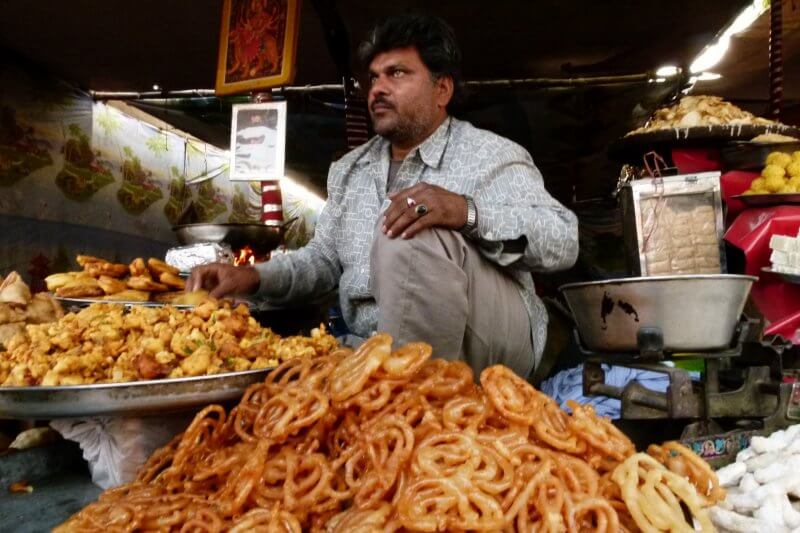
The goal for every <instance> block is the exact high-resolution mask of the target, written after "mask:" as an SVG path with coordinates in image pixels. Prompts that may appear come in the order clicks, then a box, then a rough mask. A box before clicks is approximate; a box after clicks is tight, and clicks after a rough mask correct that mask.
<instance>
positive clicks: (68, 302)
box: [53, 296, 194, 309]
mask: <svg viewBox="0 0 800 533" xmlns="http://www.w3.org/2000/svg"><path fill="white" fill-rule="evenodd" d="M53 298H55V299H56V300H58V301H59V302H61V304H62V305H63V306H64V307H89V306H90V305H92V304H116V305H124V306H125V307H134V306H136V307H164V306H165V305H171V306H172V307H174V308H175V309H194V306H193V305H183V304H178V305H176V304H171V303H168V302H133V301H125V300H103V299H102V298H64V297H61V296H53Z"/></svg>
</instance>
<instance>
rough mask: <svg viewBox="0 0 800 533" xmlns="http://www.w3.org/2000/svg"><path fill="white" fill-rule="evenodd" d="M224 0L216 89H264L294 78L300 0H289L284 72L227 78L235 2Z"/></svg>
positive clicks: (222, 92) (225, 91) (224, 91)
mask: <svg viewBox="0 0 800 533" xmlns="http://www.w3.org/2000/svg"><path fill="white" fill-rule="evenodd" d="M232 2H233V0H223V4H222V22H221V27H220V33H219V51H218V53H217V82H216V86H215V92H216V94H218V95H226V94H235V93H243V92H248V91H257V90H262V89H271V88H273V87H280V86H281V85H287V84H289V83H292V81H294V75H295V61H296V59H297V34H298V33H299V20H300V0H286V31H285V33H284V39H283V58H282V61H281V72H280V73H279V74H275V75H272V76H266V77H262V78H252V79H246V80H241V81H234V82H227V81H226V80H225V74H226V66H227V63H228V44H229V37H230V35H229V33H230V22H231V20H230V19H231V3H232Z"/></svg>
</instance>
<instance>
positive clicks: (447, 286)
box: [189, 15, 578, 377]
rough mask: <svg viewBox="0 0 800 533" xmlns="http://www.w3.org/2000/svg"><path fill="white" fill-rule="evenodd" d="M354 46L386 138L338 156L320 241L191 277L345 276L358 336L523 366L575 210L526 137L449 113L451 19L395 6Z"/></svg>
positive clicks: (293, 295) (297, 290)
mask: <svg viewBox="0 0 800 533" xmlns="http://www.w3.org/2000/svg"><path fill="white" fill-rule="evenodd" d="M359 52H360V56H361V59H362V61H363V63H364V64H365V65H368V68H369V79H370V86H369V95H368V105H369V110H370V115H371V118H372V121H373V124H374V127H375V131H376V133H377V134H378V136H376V137H375V138H373V139H371V140H370V141H369V142H368V143H366V144H365V145H363V146H361V147H359V148H357V149H355V150H353V151H352V152H350V153H348V154H347V155H345V156H344V157H342V159H340V160H339V161H337V162H335V163H334V164H333V165H331V170H330V174H329V176H328V201H327V203H326V205H325V208H324V209H323V211H322V213H321V215H320V217H319V221H318V223H317V227H316V233H315V236H314V238H313V240H312V241H311V242H310V243H309V245H308V246H306V247H305V248H303V249H302V250H299V251H297V252H295V253H293V254H287V255H283V256H279V257H277V258H275V259H273V260H271V261H269V262H267V263H264V264H261V265H257V266H256V267H255V268H248V267H245V268H241V267H231V266H224V265H210V266H206V267H200V268H198V269H196V270H195V271H194V272H193V273H192V276H191V279H190V282H189V288H190V289H197V288H201V287H205V288H208V289H211V292H212V295H215V296H221V295H225V294H232V293H239V294H248V293H255V294H256V295H258V296H261V297H264V298H267V299H269V300H270V301H271V302H274V303H282V302H288V301H290V300H302V299H307V298H310V297H312V296H314V295H318V294H321V293H324V292H326V291H330V290H332V289H334V288H335V287H336V286H337V284H338V287H339V297H340V301H341V306H342V311H343V316H344V319H345V322H346V323H347V325H348V327H349V328H350V330H351V331H352V332H353V333H354V334H356V335H358V336H360V337H368V336H370V335H371V334H372V333H374V332H375V331H385V332H388V333H389V334H391V335H392V337H394V339H395V342H396V343H405V342H408V341H413V340H423V341H426V342H429V343H430V344H431V345H433V348H434V355H435V356H438V357H443V358H447V359H454V358H459V359H463V360H465V361H466V362H467V363H468V364H469V365H470V366H471V367H472V368H473V370H475V371H476V372H480V370H482V369H483V368H484V367H486V366H488V365H491V364H495V363H502V364H505V365H507V366H509V367H510V368H512V369H513V370H514V371H515V372H517V373H518V374H519V375H521V376H523V377H527V376H528V375H529V374H530V372H531V371H532V370H533V368H534V365H535V363H536V361H537V360H538V358H539V357H540V356H541V353H542V349H543V347H544V341H545V334H546V327H547V315H546V312H545V309H544V306H543V304H542V302H541V301H540V300H539V299H538V298H537V296H536V294H535V292H534V286H533V281H532V278H531V274H530V272H531V271H540V272H542V271H552V270H557V269H563V268H568V267H570V266H571V265H572V264H573V263H574V262H575V259H576V256H577V252H578V238H577V222H576V219H575V216H574V214H573V213H572V212H570V211H569V210H568V209H566V208H565V207H563V206H562V205H561V204H559V203H558V202H557V201H556V200H554V199H553V198H552V197H551V196H550V195H549V194H548V193H547V191H545V189H544V186H543V184H542V177H541V175H540V173H539V171H538V170H537V169H536V167H535V166H534V164H533V161H532V160H531V157H530V155H529V154H528V153H527V152H526V151H525V150H524V149H523V148H522V147H520V146H518V145H516V144H514V143H512V142H511V141H509V140H507V139H504V138H502V137H499V136H497V135H495V134H493V133H490V132H488V131H484V130H480V129H477V128H475V127H473V126H472V125H471V124H469V123H467V122H463V121H459V120H456V119H455V118H451V117H450V116H449V114H448V112H447V108H448V106H449V105H450V103H451V102H452V100H453V97H454V94H455V93H457V92H458V90H459V89H460V87H459V82H460V76H459V70H458V64H459V60H460V53H459V51H458V47H457V45H456V41H455V37H454V35H453V31H452V29H451V28H450V27H449V26H448V25H447V24H446V23H444V22H443V21H442V20H440V19H436V18H430V17H424V16H413V15H406V16H400V17H394V18H390V19H387V20H386V21H384V22H383V23H381V24H379V25H377V26H376V27H375V28H374V29H373V31H372V32H371V33H370V35H369V38H368V40H367V41H366V42H365V43H363V44H362V46H361V48H360V50H359Z"/></svg>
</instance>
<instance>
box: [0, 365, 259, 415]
mask: <svg viewBox="0 0 800 533" xmlns="http://www.w3.org/2000/svg"><path fill="white" fill-rule="evenodd" d="M270 370H271V369H262V370H246V371H244V372H229V373H226V374H214V375H211V376H196V377H189V378H173V379H159V380H149V381H132V382H127V383H97V384H92V385H72V386H58V387H41V386H40V387H37V386H34V387H0V419H3V418H13V419H42V420H45V419H51V418H71V417H84V416H108V415H117V416H143V415H153V414H158V413H164V412H170V411H172V412H174V411H185V410H190V409H192V408H195V407H199V406H203V405H208V404H211V403H218V402H224V401H228V400H236V399H238V398H240V397H241V396H242V393H244V390H245V389H246V388H247V387H248V386H250V385H252V384H253V383H257V382H259V381H261V380H263V379H264V377H266V375H267V374H268V373H269V372H270Z"/></svg>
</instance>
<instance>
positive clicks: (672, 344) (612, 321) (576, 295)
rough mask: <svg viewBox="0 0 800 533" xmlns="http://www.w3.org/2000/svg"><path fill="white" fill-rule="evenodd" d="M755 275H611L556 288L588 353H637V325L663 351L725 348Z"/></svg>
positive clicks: (729, 343) (729, 341)
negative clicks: (657, 334) (651, 331)
mask: <svg viewBox="0 0 800 533" xmlns="http://www.w3.org/2000/svg"><path fill="white" fill-rule="evenodd" d="M757 280H758V278H756V277H754V276H739V275H733V274H695V275H682V276H653V277H644V278H642V277H640V278H622V279H610V280H604V281H591V282H585V283H570V284H567V285H563V286H561V287H559V290H560V291H561V293H562V294H564V297H565V298H566V300H567V304H568V305H569V308H570V310H571V311H572V315H573V317H574V318H575V324H576V325H577V327H578V330H579V332H580V338H581V340H582V341H583V344H584V346H586V347H587V348H588V349H589V350H591V351H593V352H636V351H639V348H638V345H637V335H638V333H639V330H640V328H644V327H648V328H653V327H656V328H659V329H660V330H661V332H662V334H663V340H664V350H665V351H669V352H673V353H674V352H681V353H683V352H689V353H695V352H709V351H719V350H723V349H726V348H728V347H729V346H730V345H731V342H732V340H733V337H734V332H735V330H736V325H737V324H738V322H739V317H740V316H741V314H742V310H743V309H744V304H745V302H746V301H747V295H748V294H749V293H750V286H751V285H752V284H753V282H754V281H757Z"/></svg>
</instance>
